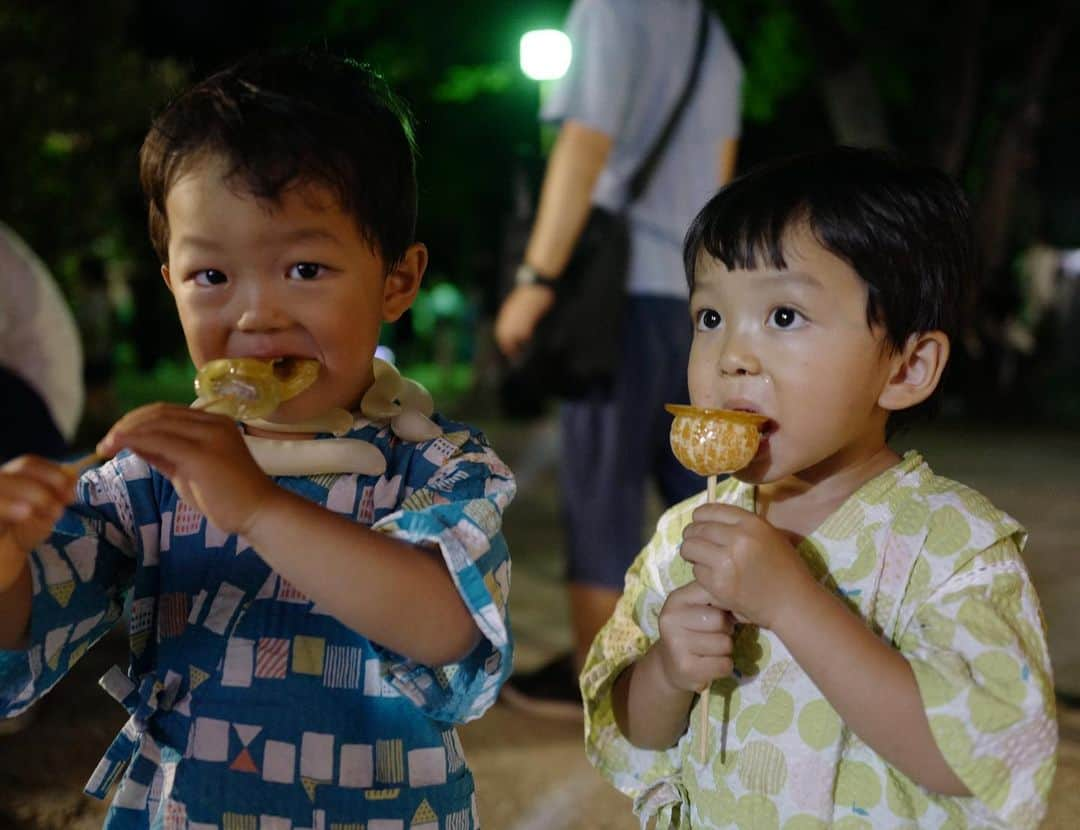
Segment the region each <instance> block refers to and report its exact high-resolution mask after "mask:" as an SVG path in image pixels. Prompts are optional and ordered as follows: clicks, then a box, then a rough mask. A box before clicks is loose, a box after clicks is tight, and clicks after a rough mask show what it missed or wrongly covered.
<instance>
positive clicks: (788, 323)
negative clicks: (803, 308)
mask: <svg viewBox="0 0 1080 830" xmlns="http://www.w3.org/2000/svg"><path fill="white" fill-rule="evenodd" d="M804 322H806V318H805V317H803V315H802V314H801V313H800V312H798V311H796V310H795V309H793V308H790V307H788V306H780V307H779V308H775V309H773V311H772V313H771V314H770V315H769V325H771V326H772V327H773V328H778V329H792V328H798V327H800V324H801V323H804Z"/></svg>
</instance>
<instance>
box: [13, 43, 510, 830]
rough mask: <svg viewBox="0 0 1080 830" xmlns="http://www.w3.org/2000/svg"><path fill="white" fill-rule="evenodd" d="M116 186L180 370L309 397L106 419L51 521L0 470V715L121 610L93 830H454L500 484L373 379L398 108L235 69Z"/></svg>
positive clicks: (384, 380)
mask: <svg viewBox="0 0 1080 830" xmlns="http://www.w3.org/2000/svg"><path fill="white" fill-rule="evenodd" d="M140 166H141V178H142V182H143V186H144V189H145V191H146V194H147V196H148V199H149V203H150V229H151V237H152V240H153V242H154V246H155V249H156V250H157V252H158V254H159V256H160V258H161V262H162V263H163V264H162V269H161V270H162V275H163V277H164V279H165V283H166V284H167V286H168V288H169V290H170V291H171V292H172V294H173V297H174V299H175V302H176V306H177V311H178V313H179V317H180V322H181V325H182V327H183V330H184V336H185V339H186V341H187V345H188V349H189V351H190V354H191V357H192V361H193V362H194V364H195V366H196V367H198V368H202V367H204V366H206V364H207V363H208V362H209V361H212V360H216V359H219V358H254V359H257V360H264V361H273V360H278V359H280V358H285V359H286V362H289V361H297V360H308V361H314V362H315V363H316V365H317V367H318V374H317V376H316V377H315V380H314V383H313V384H312V385H311V386H310V387H309V388H307V389H306V390H305V391H302V392H300V393H299V394H298V395H297V396H296V397H294V398H292V399H290V400H286V401H285V402H284V403H282V404H281V405H280V406H278V407H277V409H276V410H274V411H273V412H272V413H270V414H269V415H267V416H266V417H265V419H264V420H261V421H255V420H248V421H247V422H245V423H242V424H239V425H238V424H237V423H236V421H234V420H233V419H232V418H228V417H225V416H224V415H220V414H212V413H211V412H210V411H207V409H196V408H188V407H183V406H174V405H168V404H152V405H150V406H147V407H143V408H140V409H137V410H135V411H133V412H131V413H129V414H127V415H126V416H124V417H123V418H121V419H120V421H118V422H117V423H116V425H115V426H114V427H113V428H112V429H111V430H110V431H109V433H108V434H107V435H106V436H105V438H104V439H103V440H102V441H101V443H100V444H99V451H100V452H101V454H102V455H104V456H106V457H109V456H112V455H114V454H116V455H115V458H113V459H112V460H111V461H109V462H107V463H105V464H104V465H103V466H101V467H100V468H98V469H96V470H92V471H90V472H87V473H85V474H84V475H82V476H81V478H79V480H78V484H77V490H76V497H75V501H74V503H73V504H69V502H70V501H71V493H72V489H71V488H72V485H73V484H74V483H75V479H74V475H73V473H71V472H70V471H69V470H67V469H66V468H64V467H61V466H57V465H55V464H52V463H49V462H46V461H44V460H43V459H40V458H35V457H22V458H19V459H16V460H15V461H13V462H11V463H10V464H8V465H7V466H5V467H4V468H3V469H0V644H2V647H3V648H7V649H20V650H21V651H15V652H8V653H7V654H6V655H5V658H6V659H5V662H6V663H7V665H8V666H9V667H10V669H9V670H8V671H6V672H5V673H4V675H3V677H2V678H0V713H2V714H4V715H5V716H11V715H15V714H17V713H18V712H19V711H21V710H22V709H24V708H25V707H26V706H27V705H29V703H30V702H31V701H32V700H34V699H35V698H38V697H40V696H41V695H43V694H44V693H45V692H47V691H48V690H49V689H50V688H51V687H52V686H53V685H54V684H55V683H56V682H57V681H58V680H59V679H60V677H61V676H62V675H63V674H64V673H65V672H66V671H67V669H68V668H69V667H70V666H71V665H72V664H73V663H74V662H75V661H76V660H78V659H79V658H80V657H81V656H82V654H83V653H84V652H85V651H86V649H87V648H88V647H89V646H91V645H92V644H93V643H94V642H96V641H97V640H98V639H100V638H101V637H102V636H103V635H104V634H105V633H106V632H107V631H108V630H109V629H110V628H112V626H113V625H114V624H115V622H116V621H117V619H119V617H120V616H121V611H122V608H123V606H124V600H125V594H126V593H127V592H128V591H130V592H131V622H130V644H131V662H130V667H129V669H128V671H127V672H126V673H125V672H122V671H120V670H119V669H114V670H112V671H111V672H109V673H108V674H107V675H106V676H105V677H104V678H103V679H102V685H103V686H104V687H105V688H106V690H107V691H109V692H110V693H111V694H112V695H114V696H115V697H116V698H117V699H118V700H120V701H121V702H122V703H123V704H124V706H125V707H127V709H128V710H129V711H130V712H131V719H130V721H129V722H128V724H127V726H125V728H124V730H123V731H122V733H121V734H120V735H119V736H118V737H117V739H116V741H115V742H114V743H113V745H112V746H111V747H110V749H109V751H108V753H107V755H106V757H105V758H104V759H103V760H102V763H101V764H100V765H99V766H98V769H97V770H96V771H95V772H94V775H93V777H92V778H91V781H90V783H89V784H88V791H89V792H91V793H92V794H94V795H97V796H99V797H104V796H105V795H106V793H107V791H108V789H109V787H110V786H111V784H112V783H113V781H114V780H116V778H117V776H118V774H119V773H120V771H121V770H122V769H123V767H124V765H125V764H127V770H126V772H125V773H124V775H123V778H122V779H121V781H120V784H119V787H118V789H117V791H116V794H115V797H114V799H113V803H112V806H111V808H110V811H109V815H108V818H107V819H106V826H107V827H110V828H149V827H151V826H153V827H155V828H158V827H161V828H166V830H174V829H175V830H179V828H185V830H209V828H240V827H243V828H248V827H251V828H256V827H259V828H263V829H264V830H265V828H287V827H292V828H301V827H307V828H318V829H319V830H330V829H331V828H346V827H361V826H362V827H366V828H368V830H376V828H394V827H398V828H400V827H406V826H408V827H414V828H418V827H424V828H427V827H432V828H434V827H446V828H450V827H452V828H455V830H457V829H458V828H461V829H462V830H464V828H472V827H476V826H478V819H477V816H476V801H475V796H474V784H473V779H472V775H471V773H470V772H469V770H468V768H467V766H466V764H465V760H464V757H463V755H462V750H461V744H460V742H459V740H458V736H457V733H456V731H455V729H454V724H455V723H459V722H463V721H466V720H469V719H472V718H475V717H478V716H480V715H481V714H482V713H483V712H484V711H485V710H486V709H487V708H488V707H489V706H490V705H491V703H492V702H493V701H494V700H495V697H496V694H497V692H498V689H499V686H500V684H501V683H502V681H503V680H504V679H505V677H506V675H507V673H508V671H509V669H510V663H511V639H510V631H509V623H508V617H507V607H506V601H507V593H508V590H509V560H508V555H507V550H506V545H505V542H504V539H503V536H502V534H501V530H500V527H501V515H502V511H503V509H504V508H505V507H506V505H507V503H508V502H509V501H510V499H511V498H512V497H513V493H514V483H513V478H512V476H511V474H510V472H509V470H508V469H507V468H506V467H505V465H503V464H502V462H500V461H499V459H498V458H497V457H496V455H495V454H494V453H493V452H492V451H491V449H490V448H489V447H488V445H487V443H486V441H485V439H484V438H483V436H481V435H480V434H478V433H476V432H475V431H473V430H472V429H470V428H469V427H467V426H465V425H462V424H456V423H452V422H450V421H447V420H444V419H442V418H441V417H440V416H437V415H434V416H432V418H428V417H427V416H428V414H429V412H430V410H429V409H428V408H427V406H426V405H425V402H424V400H423V395H422V394H419V393H417V391H416V389H417V387H415V386H413V385H410V384H409V383H408V382H406V381H404V380H403V379H402V378H400V376H398V375H397V373H396V371H394V370H393V369H392V368H389V367H387V366H385V365H384V364H380V365H379V366H378V367H376V365H375V364H374V362H373V356H374V353H375V349H376V345H377V343H378V337H379V330H380V326H381V325H382V324H383V322H384V321H393V320H396V319H397V318H398V317H399V316H400V315H401V314H402V313H403V312H404V311H405V310H406V309H407V308H408V307H409V305H410V303H411V302H412V301H413V298H414V297H415V296H416V293H417V290H418V288H419V286H420V281H421V278H422V276H423V272H424V269H425V266H426V263H427V251H426V249H425V248H424V246H423V245H421V244H419V243H417V242H416V241H415V240H414V236H413V234H414V227H415V219H416V183H415V174H414V148H413V138H412V132H411V126H410V122H409V118H408V116H407V114H406V112H405V110H404V109H403V108H402V106H401V105H400V104H399V103H398V102H397V101H396V99H395V98H394V97H393V96H392V94H391V93H390V92H389V91H388V90H387V89H386V88H385V86H384V84H383V83H382V81H381V80H380V79H379V78H378V77H377V76H376V75H374V74H373V73H372V72H370V71H369V70H367V69H366V68H364V67H362V66H360V65H358V64H356V63H354V62H352V61H349V60H342V59H337V58H333V57H331V56H329V55H324V54H314V53H300V54H295V53H284V54H275V55H269V56H263V57H257V58H252V59H248V60H245V61H241V62H240V63H238V64H237V65H235V66H233V67H231V68H229V69H226V70H224V71H222V72H220V73H218V74H215V75H213V76H211V77H210V78H209V79H207V80H205V81H203V82H202V83H200V84H198V85H197V86H195V87H193V88H192V89H190V90H189V91H187V92H186V93H184V94H183V95H181V96H180V97H179V98H178V99H177V100H176V101H175V102H174V103H173V104H172V105H170V106H169V107H168V108H167V109H166V110H165V112H164V113H163V114H162V115H161V116H160V117H159V118H158V119H157V120H156V121H155V123H154V125H153V127H152V128H151V130H150V133H149V135H148V136H147V138H146V141H145V143H144V146H143V149H142V152H141V156H140ZM212 408H213V407H212V406H211V407H209V409H212ZM343 419H344V420H343ZM238 426H239V428H238ZM256 458H257V459H258V462H256V460H255V459H256ZM54 523H55V527H54Z"/></svg>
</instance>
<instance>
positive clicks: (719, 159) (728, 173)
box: [716, 138, 739, 187]
mask: <svg viewBox="0 0 1080 830" xmlns="http://www.w3.org/2000/svg"><path fill="white" fill-rule="evenodd" d="M738 154H739V139H737V138H725V139H724V140H723V141H721V142H720V143H719V144H717V145H716V183H717V185H719V186H720V187H723V186H724V185H725V184H727V183H728V182H730V181H731V179H732V178H733V177H734V176H735V160H736V158H737V157H738Z"/></svg>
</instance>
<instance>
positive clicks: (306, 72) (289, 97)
mask: <svg viewBox="0 0 1080 830" xmlns="http://www.w3.org/2000/svg"><path fill="white" fill-rule="evenodd" d="M415 153H416V150H415V142H414V138H413V127H412V120H411V117H410V115H409V113H408V110H407V109H406V107H405V106H404V104H403V103H401V101H400V100H399V99H398V98H397V97H396V96H394V94H393V93H392V92H391V91H390V89H389V88H388V87H387V86H386V84H385V82H384V81H383V80H382V78H380V77H379V76H378V75H377V74H376V73H375V72H373V71H372V70H371V69H369V68H367V67H366V66H363V65H361V64H359V63H356V62H355V61H352V60H349V59H345V58H337V57H334V56H332V55H329V54H326V53H319V52H315V51H301V52H295V51H291V52H274V53H268V54H265V55H258V56H254V57H250V58H246V59H244V60H241V61H239V62H238V63H236V64H233V65H232V66H230V67H228V68H227V69H224V70H222V71H220V72H217V73H216V74H214V75H211V76H210V77H209V78H207V79H206V80H204V81H202V82H201V83H199V84H197V85H196V86H194V87H192V88H191V89H189V90H187V91H186V92H184V93H183V94H181V95H180V96H179V97H178V98H177V99H176V100H175V101H173V102H172V103H171V104H170V105H169V106H168V107H167V108H166V109H165V110H164V112H162V113H161V114H160V115H159V116H158V117H157V118H156V119H155V120H154V123H153V125H152V126H151V127H150V131H149V133H148V134H147V136H146V139H145V140H144V142H143V145H142V149H141V150H140V151H139V177H140V180H141V182H142V187H143V192H144V193H145V195H146V198H147V201H148V202H149V212H150V240H151V242H152V243H153V245H154V250H155V251H156V252H157V255H158V257H159V258H160V259H161V261H162V262H167V261H168V247H169V224H168V219H167V217H166V214H165V199H166V197H167V196H168V194H169V190H170V189H171V188H172V186H173V185H174V184H175V183H176V180H177V179H178V178H179V177H180V176H181V175H182V174H183V173H185V172H186V171H187V170H188V169H189V168H190V166H191V165H192V164H194V163H197V162H200V161H204V160H205V159H207V158H211V157H219V158H222V159H224V160H225V163H226V164H227V165H229V171H230V172H229V174H228V175H229V177H230V178H232V179H234V180H235V181H236V183H237V184H238V185H239V186H242V187H243V188H244V189H245V190H247V191H249V192H250V193H251V194H252V195H254V196H255V197H256V198H259V199H269V200H277V199H279V198H280V197H281V195H282V193H283V192H284V191H285V190H286V189H288V188H290V187H293V186H296V185H306V184H315V185H321V186H323V187H326V188H328V189H329V190H330V192H331V193H333V194H334V195H335V197H336V198H337V200H338V203H339V205H340V207H341V209H342V210H344V211H345V212H347V213H350V214H352V215H353V217H355V219H356V223H357V226H358V228H359V230H360V233H361V234H362V235H363V237H364V239H365V240H366V241H367V242H368V244H370V245H371V246H372V248H373V249H374V250H375V251H376V252H377V253H378V254H380V255H381V256H382V258H383V260H384V262H385V264H386V267H387V268H388V269H389V268H391V267H392V266H394V265H396V264H397V263H398V262H400V260H401V258H402V257H403V256H404V254H405V251H406V249H407V248H408V246H409V245H410V244H412V242H413V240H414V234H415V232H416V162H415Z"/></svg>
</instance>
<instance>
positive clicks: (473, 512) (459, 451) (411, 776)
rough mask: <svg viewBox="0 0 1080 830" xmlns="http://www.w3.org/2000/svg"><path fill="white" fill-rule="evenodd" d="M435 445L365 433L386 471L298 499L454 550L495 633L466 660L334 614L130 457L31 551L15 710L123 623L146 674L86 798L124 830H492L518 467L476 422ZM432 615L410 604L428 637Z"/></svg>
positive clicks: (11, 664) (292, 485)
mask: <svg viewBox="0 0 1080 830" xmlns="http://www.w3.org/2000/svg"><path fill="white" fill-rule="evenodd" d="M436 420H437V422H438V423H439V425H440V426H441V427H442V428H443V431H444V434H443V435H442V436H440V437H438V438H435V439H434V440H431V441H426V442H423V443H420V444H415V443H408V442H404V441H401V440H400V439H398V438H396V437H395V436H394V435H393V434H392V433H391V432H390V431H389V430H387V429H379V428H378V427H376V426H373V425H370V424H366V422H360V423H359V424H358V425H357V427H356V428H354V429H353V430H352V431H351V432H350V433H349V434H348V436H347V437H349V438H354V439H361V440H364V441H368V442H370V443H371V444H372V445H374V446H375V447H376V448H377V449H378V450H379V451H380V452H381V453H382V454H383V455H384V456H385V458H386V463H387V469H386V472H385V473H384V474H383V475H381V476H369V475H358V474H351V475H322V476H312V477H282V478H278V479H277V481H278V483H279V484H280V486H282V487H285V488H287V489H289V490H291V491H293V492H295V493H298V494H300V495H302V496H304V497H306V498H308V499H310V500H312V501H314V502H318V503H319V504H322V505H324V506H325V507H326V508H327V509H328V510H331V511H334V512H336V513H341V514H345V515H349V516H352V517H354V518H355V519H356V521H358V522H360V523H362V524H365V525H370V526H372V527H373V528H375V529H377V530H380V531H382V532H384V533H388V534H391V535H393V536H395V537H397V538H401V539H405V540H408V541H410V542H413V543H415V544H419V545H425V546H429V547H431V548H433V549H434V548H438V549H439V550H440V551H441V553H442V556H443V559H444V560H445V562H446V565H447V567H448V569H449V571H450V573H451V575H452V577H453V580H454V583H455V585H456V586H457V588H458V590H459V592H460V594H461V597H462V599H463V601H464V602H465V604H466V605H467V606H468V608H469V609H470V610H471V612H472V614H473V618H474V619H475V621H476V624H477V626H478V627H479V629H480V631H481V632H482V633H483V635H484V636H483V638H482V639H481V640H480V642H479V644H478V645H477V646H476V648H475V649H474V650H473V651H472V653H471V654H469V655H468V656H467V657H466V658H465V659H463V660H461V661H460V662H458V663H455V664H452V665H446V666H440V667H437V668H433V667H428V666H422V665H418V664H416V663H414V662H412V661H410V660H408V659H406V658H405V657H403V656H401V655H399V654H395V653H393V652H390V651H388V650H387V649H385V648H383V647H381V646H379V645H378V644H377V643H373V642H371V641H369V640H367V639H365V638H364V637H362V636H360V635H358V634H357V633H355V632H354V631H352V630H350V629H348V628H346V627H345V626H343V625H342V624H340V623H339V622H337V621H336V620H335V619H334V618H332V617H330V616H328V615H327V614H325V613H323V612H321V610H320V608H319V607H318V606H317V605H315V604H313V603H312V602H311V601H310V600H309V599H308V598H307V597H305V596H304V595H303V594H301V593H299V592H298V591H297V590H296V589H295V588H294V587H293V586H291V585H290V584H289V583H288V582H287V581H286V580H285V579H283V578H282V577H280V576H279V575H278V574H276V573H274V572H273V571H272V570H271V569H270V568H269V567H268V566H267V565H266V564H265V563H264V562H263V560H262V559H261V558H260V557H259V556H258V554H257V553H256V551H255V550H253V549H252V548H251V547H250V546H248V545H247V543H246V542H245V541H244V539H243V538H240V537H237V536H230V535H226V534H224V533H221V532H220V531H218V530H217V529H216V528H214V527H213V526H212V525H209V524H208V523H207V521H206V519H205V518H204V517H203V516H202V515H201V514H199V513H198V512H197V511H195V510H194V509H193V508H192V507H191V506H190V505H187V504H185V503H184V502H183V501H182V500H181V499H180V497H179V496H178V494H177V493H176V491H175V490H174V489H173V487H172V486H171V484H170V482H169V481H168V479H166V478H164V477H163V476H162V475H161V474H160V473H158V472H157V471H156V470H154V469H152V468H150V467H149V466H148V465H147V464H146V463H145V462H143V461H142V460H141V459H139V458H138V457H136V456H133V455H131V454H129V453H125V454H123V455H121V456H119V457H117V458H116V459H114V460H113V461H111V462H109V463H107V464H105V465H104V466H102V467H100V468H98V469H97V470H93V471H91V472H88V473H86V474H85V475H84V476H83V477H82V479H81V480H80V482H79V487H78V500H77V504H76V505H75V506H74V507H73V508H71V509H69V510H68V512H67V513H66V514H65V515H64V517H63V519H62V520H61V521H60V522H59V523H58V525H57V528H56V530H55V532H54V533H53V535H52V536H51V537H50V539H49V540H48V542H47V543H46V544H44V545H42V546H41V547H40V548H39V549H38V550H36V551H35V552H34V554H33V556H32V562H31V565H32V566H31V571H32V575H33V580H34V601H33V616H32V622H31V644H30V646H29V648H28V650H27V651H25V652H6V653H0V664H2V670H0V715H3V716H11V715H15V714H17V713H18V712H20V711H22V710H23V709H25V708H26V707H27V706H28V705H29V704H30V703H31V702H32V701H33V700H34V699H36V698H38V697H40V696H41V695H43V694H45V693H46V692H47V691H48V690H49V689H50V688H51V687H52V686H53V685H54V684H55V683H56V682H57V681H58V680H60V678H61V677H62V676H63V675H64V673H65V672H66V671H67V670H68V669H69V668H70V667H71V666H72V665H73V664H74V663H75V662H76V661H77V660H78V659H79V658H80V657H81V656H82V655H83V654H84V653H85V652H86V650H87V648H89V647H90V646H91V645H93V643H94V642H96V641H97V640H98V639H100V638H101V637H102V636H103V635H104V634H105V633H106V632H107V631H108V630H109V629H110V628H111V627H112V626H113V625H114V624H115V623H116V622H117V621H118V620H119V619H120V617H121V616H122V613H123V606H124V602H125V597H126V595H127V593H128V591H129V590H130V592H131V606H130V647H131V663H130V667H129V669H128V671H126V672H124V671H122V670H120V669H119V668H115V669H113V670H112V671H110V672H109V673H107V674H106V675H105V677H103V678H102V686H103V687H104V688H105V689H106V691H108V692H109V693H110V694H112V695H113V696H114V697H115V698H117V700H119V701H120V702H121V703H122V704H123V705H124V706H125V707H126V708H127V709H128V711H129V712H130V713H131V719H130V720H129V721H128V723H127V725H126V726H125V727H124V729H123V730H122V731H121V733H120V734H119V735H118V736H117V738H116V740H115V741H114V742H113V744H112V746H111V747H110V748H109V750H108V752H107V754H106V756H105V757H104V758H103V759H102V761H101V763H100V764H99V765H98V768H97V769H96V770H95V771H94V773H93V775H92V777H91V779H90V782H89V784H88V785H87V792H89V793H91V794H92V795H96V796H98V797H105V796H106V794H107V792H108V790H109V789H110V787H111V785H112V784H113V783H114V782H115V781H116V779H117V777H118V776H120V773H121V772H123V776H122V778H121V779H120V783H119V786H118V787H117V789H116V793H115V796H114V798H113V803H112V807H111V809H110V811H109V814H108V817H107V819H106V825H105V826H106V827H107V828H110V830H115V829H116V828H150V827H153V828H163V830H176V829H177V828H184V830H209V829H210V828H218V830H286V829H287V830H299V828H312V829H313V830H315V829H316V828H317V829H318V830H353V828H359V827H364V828H365V830H409V829H410V828H412V830H447V829H448V830H467V829H468V828H474V827H478V826H479V823H478V820H477V816H476V799H475V796H474V787H473V779H472V775H471V773H470V772H469V769H468V767H467V766H466V764H465V760H464V757H463V754H462V750H461V744H460V742H459V740H458V736H457V732H456V730H455V728H454V724H455V723H461V722H464V721H467V720H471V719H473V718H476V717H479V716H480V715H481V714H483V712H484V711H485V710H486V709H487V708H488V707H489V706H490V705H491V704H492V702H493V701H494V700H495V697H496V695H497V694H498V690H499V686H500V685H501V683H502V682H503V680H504V679H505V678H506V676H507V674H508V672H509V670H510V665H511V652H512V643H511V637H510V629H509V620H508V616H507V598H508V593H509V583H510V563H509V558H508V554H507V549H506V544H505V541H504V539H503V536H502V534H501V523H502V512H503V510H504V509H505V507H506V505H507V504H508V503H509V501H510V500H511V499H512V498H513V495H514V481H513V477H512V475H511V473H510V471H509V470H508V469H507V467H506V466H505V465H504V464H503V463H502V462H501V461H500V460H499V459H498V457H497V456H496V455H495V454H494V453H493V452H492V451H491V449H490V448H489V447H488V446H487V443H486V441H485V439H484V438H483V437H482V436H481V435H479V434H478V433H476V432H475V431H473V430H471V429H469V428H468V427H466V426H463V425H460V424H455V423H451V422H447V421H444V420H442V419H438V418H437V419H436ZM422 613H424V609H423V608H422V607H415V608H402V609H401V624H402V625H408V624H409V619H410V617H411V616H412V615H414V614H422Z"/></svg>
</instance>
